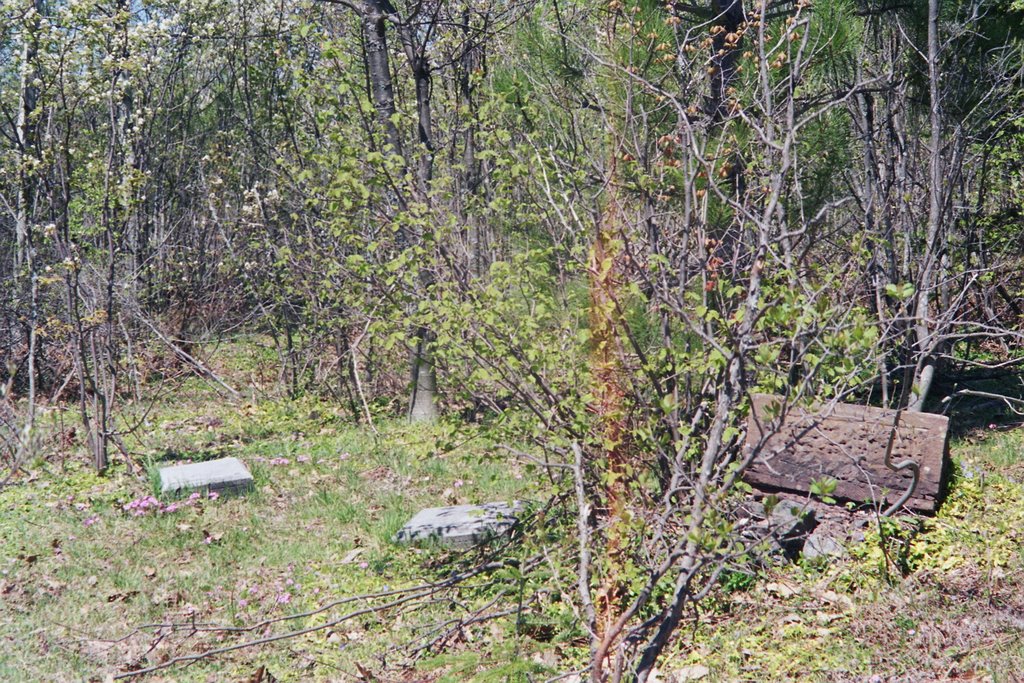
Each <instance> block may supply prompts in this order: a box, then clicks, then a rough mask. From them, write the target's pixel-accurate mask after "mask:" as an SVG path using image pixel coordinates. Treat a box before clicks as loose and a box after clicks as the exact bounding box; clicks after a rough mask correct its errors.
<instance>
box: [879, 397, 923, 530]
mask: <svg viewBox="0 0 1024 683" xmlns="http://www.w3.org/2000/svg"><path fill="white" fill-rule="evenodd" d="M901 417H903V408H900V409H899V410H897V411H896V417H895V418H894V419H893V421H892V429H891V430H890V431H889V443H888V444H886V446H885V466H886V467H887V468H889V469H890V470H892V471H893V472H902V471H903V470H910V472H911V474H913V477H912V478H911V480H910V486H909V487H907V490H906V491H904V492H903V495H902V496H900V498H899V500H897V501H896V502H895V503H893V504H892V505H890V506H889V507H888V508H886V510H885V512H883V513H882V517H890V516H892V514H893V513H895V512H896V511H897V510H899V509H900V508H901V507H903V505H904V504H905V503H906V502H907V501H908V500H910V497H911V496H912V495H914V491H916V490H917V483H918V481H919V480H920V478H921V466H920V465H918V464H917V463H916V462H914V461H913V460H910V459H907V460H904V461H903V462H901V463H898V464H893V462H892V448H893V446H894V445H895V444H896V432H897V430H898V429H899V425H900V418H901Z"/></svg>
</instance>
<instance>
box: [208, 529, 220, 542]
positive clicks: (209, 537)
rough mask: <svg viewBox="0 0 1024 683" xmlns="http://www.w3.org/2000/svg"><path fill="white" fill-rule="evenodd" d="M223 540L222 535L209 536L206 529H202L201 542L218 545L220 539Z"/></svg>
mask: <svg viewBox="0 0 1024 683" xmlns="http://www.w3.org/2000/svg"><path fill="white" fill-rule="evenodd" d="M222 538H224V534H211V533H210V532H209V531H207V530H206V529H203V542H204V543H219V542H220V539H222Z"/></svg>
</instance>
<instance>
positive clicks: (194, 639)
mask: <svg viewBox="0 0 1024 683" xmlns="http://www.w3.org/2000/svg"><path fill="white" fill-rule="evenodd" d="M219 369H220V370H221V371H225V372H230V371H231V370H232V368H223V367H221V368H219ZM236 370H237V368H236ZM135 415H136V417H137V418H138V421H139V426H138V427H137V428H136V429H135V430H134V432H133V436H132V437H131V438H130V439H129V443H128V445H129V448H130V449H131V450H132V452H133V453H134V454H136V455H137V457H136V460H137V463H139V465H138V466H137V468H136V469H135V471H134V472H130V471H129V468H128V466H127V465H126V463H124V462H123V461H121V460H118V461H117V463H116V464H115V465H114V466H112V467H111V471H110V472H109V473H108V474H107V475H106V476H104V477H97V476H95V475H94V474H92V473H91V471H90V470H89V468H88V467H87V466H86V464H85V462H84V457H83V456H82V455H81V453H80V451H79V450H77V447H76V446H74V443H73V442H74V441H75V439H74V438H73V435H72V433H71V432H70V429H71V424H73V417H72V415H71V414H67V415H64V416H63V417H62V416H61V415H60V414H59V413H57V412H52V413H49V414H48V415H47V416H46V417H45V418H44V423H45V424H47V425H48V428H49V434H50V436H49V437H48V438H49V441H48V442H47V443H48V449H49V450H50V451H54V450H56V451H57V455H51V456H50V457H48V458H47V459H45V460H43V459H40V460H37V461H35V462H32V463H29V464H28V466H27V467H26V468H25V469H24V471H23V472H22V474H21V475H20V477H19V479H18V480H17V484H16V485H15V486H11V487H9V488H7V489H5V490H3V491H0V680H2V681H12V682H14V681H81V680H96V681H106V680H110V679H111V678H112V677H114V676H119V675H122V674H125V673H127V672H130V671H131V670H133V669H139V668H144V667H146V666H152V665H154V664H159V663H162V662H168V661H169V660H171V659H172V658H174V657H179V656H182V655H188V654H191V653H197V652H202V651H204V650H209V649H214V648H220V647H224V646H230V645H232V644H236V643H241V642H243V641H248V640H252V639H259V638H264V637H268V636H271V637H272V636H273V635H275V634H280V633H284V632H286V631H288V630H301V629H303V628H313V629H315V630H311V631H310V632H309V633H307V634H304V635H301V636H297V637H294V638H289V639H286V640H280V641H276V642H271V643H267V644H263V645H258V646H254V647H247V648H244V649H238V650H234V651H231V652H227V653H225V654H222V655H218V656H215V657H209V658H204V659H201V660H200V661H197V662H193V663H183V664H178V665H175V666H173V667H170V668H167V669H164V670H162V671H159V672H156V673H154V674H151V675H150V676H149V677H147V678H145V679H144V680H148V681H239V682H241V681H255V682H260V681H262V682H263V683H267V682H268V681H271V680H278V681H281V682H285V681H359V680H367V681H370V680H377V681H452V682H455V681H467V680H479V681H487V680H494V681H517V680H521V681H528V680H529V681H534V680H536V681H542V680H545V679H547V678H550V677H551V676H553V675H555V672H557V671H565V670H567V669H568V670H571V669H572V668H574V666H576V665H577V664H578V662H579V661H581V657H582V656H583V648H582V643H583V642H584V641H583V639H582V638H581V633H580V630H579V626H578V624H576V623H575V622H574V618H573V614H572V611H571V609H570V608H569V607H568V605H567V604H566V603H564V602H562V601H561V600H560V599H559V598H558V595H559V592H560V591H561V590H562V589H563V588H564V589H565V590H572V587H571V577H570V576H568V574H569V573H570V572H571V567H572V566H571V561H572V554H571V552H569V553H565V554H559V551H558V548H559V547H563V546H564V547H570V548H571V543H570V544H567V543H565V542H561V541H559V539H558V538H557V535H558V534H559V533H560V531H559V526H558V524H550V525H547V526H543V525H542V526H538V528H537V529H535V530H534V533H535V534H537V535H544V534H548V535H549V539H548V540H550V541H551V543H550V548H551V550H549V552H547V554H546V556H545V557H544V560H543V561H542V562H541V563H540V564H541V565H542V569H539V570H536V571H535V572H534V573H535V574H536V576H539V577H540V578H539V579H538V578H536V576H535V577H533V578H523V577H521V576H520V575H518V574H517V573H516V572H514V571H508V572H504V573H501V572H498V573H494V574H489V575H487V576H486V577H479V579H478V580H475V581H469V582H467V583H466V584H465V586H463V587H462V588H461V589H460V590H458V591H457V592H455V593H450V594H445V595H444V596H443V597H442V598H438V595H440V594H429V593H428V594H424V595H423V596H422V597H421V598H418V599H417V600H415V601H411V602H409V603H405V604H403V605H399V606H395V607H392V608H388V609H385V610H382V611H377V612H374V611H368V610H366V609H365V608H367V607H369V606H379V605H380V604H381V603H383V602H387V601H388V600H392V599H394V596H395V595H396V594H394V593H393V591H395V590H398V589H401V588H405V587H409V586H415V585H426V584H427V583H430V582H436V581H439V580H444V578H445V577H448V576H450V575H451V573H452V572H453V571H459V570H460V569H462V568H466V567H471V566H473V565H474V564H476V563H478V562H480V561H482V560H486V559H488V558H487V557H486V556H485V555H484V552H490V553H492V554H498V555H500V554H502V553H504V554H505V555H506V556H515V557H520V558H521V557H525V555H524V554H523V553H524V552H525V551H523V550H522V549H520V548H517V547H516V545H515V544H511V545H508V546H504V547H501V548H493V547H492V548H490V549H488V550H487V551H470V552H454V551H446V550H443V549H440V548H426V549H414V548H408V547H405V546H399V545H396V544H395V543H394V542H393V541H392V537H393V535H394V533H395V532H396V531H397V530H398V528H399V527H400V526H401V525H402V524H403V523H404V522H405V521H406V520H407V519H408V518H409V517H410V516H411V515H412V514H413V513H414V512H416V511H417V510H418V509H420V508H423V507H431V506H434V505H445V504H460V503H479V502H484V501H490V500H511V499H522V500H537V501H539V500H544V499H545V498H547V497H548V496H549V495H551V494H553V493H556V492H557V486H556V485H555V484H553V483H552V482H550V481H546V480H545V479H544V477H542V476H540V475H539V474H538V472H537V471H536V470H534V469H532V468H530V467H529V466H528V465H527V464H526V463H524V462H523V461H519V460H515V459H514V458H512V459H510V456H509V455H508V454H507V452H500V451H499V449H496V448H495V444H494V443H493V442H492V440H491V438H490V435H489V433H488V431H487V429H485V428H482V427H476V426H469V427H467V426H464V425H460V426H454V425H449V424H445V423H442V424H440V425H437V426H432V427H426V428H424V427H412V426H408V425H405V424H402V423H400V422H394V421H392V422H385V421H378V422H377V423H376V430H377V433H375V432H374V431H373V430H371V429H369V428H367V427H359V426H354V425H352V424H351V422H350V420H349V419H348V417H347V416H346V415H345V413H344V411H343V410H341V409H340V408H338V406H337V405H335V404H332V403H329V402H323V401H314V400H306V399H304V400H298V401H289V400H283V399H274V398H267V397H264V398H262V399H256V398H254V399H252V400H245V401H226V400H223V399H221V398H220V397H219V396H218V395H217V394H216V392H215V391H214V390H213V389H212V388H211V387H209V386H206V385H204V384H202V383H200V382H199V381H198V380H189V381H187V382H186V383H185V384H184V385H181V386H180V387H179V388H177V389H176V390H175V392H174V394H173V396H165V397H163V398H159V399H157V400H155V401H153V402H150V403H147V404H146V406H145V407H142V406H139V407H137V408H136V412H135ZM61 420H64V421H66V424H65V423H62V422H61ZM62 439H63V440H64V441H65V442H66V444H67V445H66V446H61V440H62ZM952 450H953V458H954V463H955V467H956V469H957V472H958V474H957V476H956V478H955V480H954V484H953V487H952V490H951V493H950V495H949V497H948V499H947V501H946V503H945V504H944V505H943V507H942V509H941V510H940V512H939V514H938V515H937V516H936V517H934V518H930V519H926V520H914V519H907V520H903V521H902V522H900V523H896V524H892V525H886V526H884V527H881V528H879V529H876V530H875V531H872V532H870V533H868V534H867V539H866V540H865V541H864V542H863V543H861V544H859V545H857V546H853V547H851V548H850V549H849V554H848V555H847V556H846V557H843V558H837V559H831V560H828V561H815V562H801V563H798V564H790V565H785V566H779V567H774V568H769V569H764V570H762V571H760V572H759V573H757V575H755V576H751V577H749V578H742V579H741V580H736V578H735V577H733V579H732V580H731V581H730V582H729V583H728V585H726V586H724V587H723V591H722V592H720V593H719V594H718V595H717V596H716V597H715V598H713V599H711V600H709V601H707V603H706V604H704V605H702V609H701V610H700V616H699V618H695V619H693V620H692V621H691V622H690V624H689V625H688V626H687V628H686V629H685V630H684V632H682V633H681V634H680V637H679V638H678V639H677V643H676V645H675V648H674V651H673V652H672V654H671V656H670V657H669V658H668V659H667V661H665V663H664V665H663V667H662V674H661V680H662V681H663V682H665V681H669V680H677V681H681V680H703V681H780V680H793V681H811V680H815V681H817V680H821V681H947V680H977V681H993V682H995V681H1015V680H1017V681H1019V680H1024V673H1021V672H1024V485H1022V483H1021V482H1024V429H1021V428H1020V426H1019V425H1015V424H1013V423H1012V422H1010V421H1006V422H1003V423H1000V424H991V425H981V426H980V427H979V428H978V429H974V430H970V431H967V432H966V433H963V434H961V435H959V436H958V437H957V438H956V439H955V441H954V443H953V449H952ZM229 455H230V456H237V457H239V458H241V459H242V460H243V461H245V462H246V463H247V464H248V466H249V467H250V468H251V469H252V471H253V474H254V477H255V479H256V484H257V486H256V490H255V492H254V493H252V494H250V495H249V496H246V497H243V498H223V499H221V498H218V499H210V498H208V497H202V498H200V499H198V500H191V501H185V502H184V503H182V504H180V505H179V506H177V508H176V509H175V507H172V508H170V509H168V508H167V506H166V504H164V503H159V504H154V503H149V504H143V503H135V504H134V505H133V504H132V501H142V500H146V499H147V496H150V495H152V494H153V493H154V492H155V488H154V481H153V476H152V473H153V472H154V471H155V468H156V467H158V466H160V465H162V464H165V463H169V462H177V461H180V460H182V459H186V458H187V459H192V460H205V459H212V458H218V457H225V456H229ZM964 472H966V473H969V476H965V475H964ZM129 506H131V507H129ZM126 507H127V508H128V509H126ZM136 512H138V513H139V514H135V513H136ZM540 529H543V530H540ZM563 540H565V539H563ZM568 540H571V539H568ZM545 543H546V541H545V540H544V539H540V540H539V541H538V540H537V539H533V540H531V541H530V543H528V544H526V545H531V549H530V551H529V552H531V553H533V552H535V551H536V550H537V548H543V547H545ZM542 554H543V553H542ZM527 586H529V588H527ZM517 588H518V594H517V592H516V591H517ZM381 593H387V595H378V597H369V598H360V599H355V600H352V601H351V602H342V603H341V604H336V605H334V606H333V607H329V608H328V609H325V610H323V611H318V612H316V613H315V614H311V615H308V616H299V617H295V616H294V615H297V614H301V613H304V612H307V611H314V610H318V609H319V608H321V607H323V606H325V605H327V604H328V603H331V602H332V601H339V600H345V599H346V598H352V597H355V596H364V595H369V594H381ZM524 593H528V595H524ZM397 595H405V594H397ZM509 606H511V607H512V608H513V609H508V607H509ZM359 612H362V613H359ZM347 615H352V616H351V617H350V618H349V617H348V616H347ZM474 615H481V616H492V617H493V618H491V619H486V620H480V621H477V622H475V623H472V624H468V625H466V624H464V623H460V622H459V620H462V621H465V620H467V619H468V620H470V621H473V620H474V619H475V616H474ZM285 617H288V618H287V619H284V618H285ZM293 617H294V618H293ZM342 617H344V618H342ZM334 621H337V623H336V624H334V625H333V626H330V627H325V628H316V627H318V626H323V625H324V624H326V623H329V622H334ZM215 626H216V627H223V626H227V627H229V628H230V629H234V630H224V629H222V628H214V627H215ZM441 642H443V643H444V644H445V645H446V646H447V647H446V650H445V653H444V654H441V655H436V654H432V652H433V649H434V648H432V647H424V649H422V650H420V651H419V652H418V653H417V654H416V655H415V656H410V655H409V652H410V650H415V649H416V647H418V646H429V645H432V644H434V645H436V644H437V643H441ZM269 674H272V676H273V678H272V677H270V675H269Z"/></svg>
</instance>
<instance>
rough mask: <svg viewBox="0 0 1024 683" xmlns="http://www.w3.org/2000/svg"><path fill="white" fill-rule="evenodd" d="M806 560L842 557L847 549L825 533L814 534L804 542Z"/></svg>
mask: <svg viewBox="0 0 1024 683" xmlns="http://www.w3.org/2000/svg"><path fill="white" fill-rule="evenodd" d="M803 552H804V558H806V559H808V560H813V559H815V558H818V557H841V556H843V555H845V554H846V548H844V547H843V544H842V543H840V542H839V541H837V540H836V539H835V538H833V537H832V536H829V535H828V534H825V533H819V532H816V533H813V534H811V535H810V536H808V537H807V540H806V541H805V542H804V551H803Z"/></svg>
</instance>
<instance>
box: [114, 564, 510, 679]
mask: <svg viewBox="0 0 1024 683" xmlns="http://www.w3.org/2000/svg"><path fill="white" fill-rule="evenodd" d="M504 566H505V563H504V562H500V561H499V562H488V563H487V564H483V565H480V566H479V567H475V568H473V569H471V570H469V571H466V572H462V573H461V574H456V575H454V576H451V577H449V578H447V579H445V580H444V581H441V582H439V583H432V584H421V585H420V586H416V587H414V588H408V589H396V590H392V591H384V592H381V593H376V594H371V595H360V596H352V597H349V598H343V599H342V600H336V601H334V602H332V603H330V604H328V605H325V606H323V607H319V608H317V609H314V610H310V611H308V612H302V613H299V614H292V615H288V616H285V617H278V618H276V619H268V620H265V621H263V622H260V623H258V624H254V625H251V626H248V627H220V628H208V627H197V626H194V625H193V630H194V631H196V632H198V631H222V632H238V631H252V630H254V629H257V628H261V627H264V626H268V625H270V624H273V623H277V622H281V621H286V620H292V619H301V618H304V617H309V616H313V615H315V614H319V613H321V612H325V611H327V610H329V609H331V608H332V607H335V606H337V605H340V604H345V603H348V602H353V601H356V600H366V599H371V598H374V597H383V596H389V595H395V594H400V593H404V594H405V595H403V596H402V597H400V598H398V599H396V600H392V601H390V602H387V603H385V604H383V605H377V606H372V607H364V608H362V609H358V610H355V611H352V612H348V613H347V614H344V615H342V616H340V617H338V618H337V619H332V620H330V621H327V622H324V623H322V624H317V625H315V626H309V627H306V628H302V629H297V630H294V631H286V632H285V633H279V634H277V635H273V636H266V637H263V638H256V639H254V640H247V641H245V642H242V643H236V644H234V645H228V646H225V647H220V648H215V649H212V650H204V651H203V652H197V653H194V654H190V655H182V656H180V657H174V658H173V659H169V660H167V661H166V662H163V663H161V664H157V665H155V666H151V667H148V668H145V669H137V670H135V671H129V672H125V673H122V674H118V675H116V676H114V680H123V679H128V678H134V677H136V676H143V675H146V674H150V673H153V672H155V671H160V670H162V669H167V668H169V667H172V666H175V665H178V664H186V663H191V662H197V661H199V660H201V659H206V658H208V657H214V656H217V655H221V654H225V653H227V652H233V651H235V650H241V649H244V648H249V647H256V646H259V645H266V644H267V643H273V642H276V641H279V640H286V639H289V638H297V637H299V636H303V635H306V634H309V633H315V632H317V631H322V630H324V629H328V628H331V627H333V626H337V625H338V624H340V623H343V622H345V621H349V620H351V619H354V618H356V617H360V616H363V615H366V614H373V613H375V612H380V611H382V610H386V609H390V608H392V607H398V606H401V605H405V604H408V603H410V602H413V601H414V600H418V599H420V598H426V597H429V596H431V595H433V594H435V593H438V592H439V591H441V590H444V589H445V588H450V587H451V586H454V585H456V584H458V583H461V582H462V581H465V580H466V579H470V578H472V577H474V576H477V575H479V574H482V573H484V572H487V571H492V570H495V569H500V568H501V567H504ZM177 626H179V624H147V625H145V626H140V627H139V628H138V629H136V630H137V631H138V630H141V629H143V628H167V627H171V628H176V627H177Z"/></svg>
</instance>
